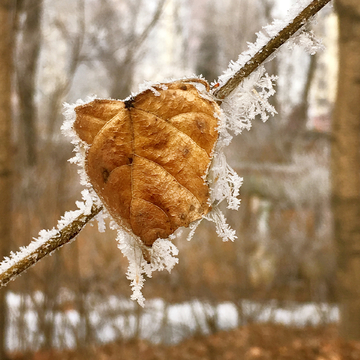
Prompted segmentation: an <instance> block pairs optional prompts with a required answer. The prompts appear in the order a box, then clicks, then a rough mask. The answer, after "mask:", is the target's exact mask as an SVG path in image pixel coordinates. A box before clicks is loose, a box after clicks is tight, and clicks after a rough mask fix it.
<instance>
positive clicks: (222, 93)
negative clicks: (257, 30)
mask: <svg viewBox="0 0 360 360" xmlns="http://www.w3.org/2000/svg"><path fill="white" fill-rule="evenodd" d="M328 2H330V0H314V1H312V2H311V4H310V5H308V6H307V7H306V8H305V9H304V10H303V11H302V12H301V13H300V14H299V15H297V16H296V17H295V19H294V20H293V21H292V22H291V23H290V24H289V25H287V26H285V27H284V28H283V29H282V30H281V31H280V32H279V33H278V34H277V35H276V36H275V37H273V38H272V39H271V40H270V41H269V42H268V43H267V44H266V45H265V46H263V47H262V48H261V49H260V50H259V51H258V52H257V53H256V54H255V55H254V56H253V57H252V58H251V59H250V60H249V61H248V62H247V63H246V64H245V65H244V66H243V67H242V68H241V69H240V70H239V71H237V72H236V73H235V74H234V76H232V77H231V78H230V79H229V80H228V81H227V82H226V83H225V84H224V85H222V86H221V87H219V88H217V89H216V90H215V91H214V92H213V94H214V96H215V97H216V98H217V99H219V100H223V99H225V98H226V97H227V96H229V94H230V93H231V92H232V91H233V90H235V89H236V88H237V87H238V86H239V84H240V83H241V82H242V81H243V80H244V79H245V78H246V77H248V76H249V75H250V74H251V73H252V72H253V71H255V70H256V69H257V68H258V67H259V66H260V65H261V64H262V63H263V62H264V61H265V60H266V59H267V58H268V57H269V56H270V55H272V54H273V53H274V52H275V51H276V50H277V49H279V47H280V46H281V45H283V44H284V43H285V42H286V41H287V40H289V39H290V38H291V36H293V35H294V34H295V33H296V32H297V31H298V30H299V29H300V28H301V27H302V26H304V25H305V24H306V22H307V21H308V20H309V19H310V18H311V17H313V16H314V15H315V14H316V13H317V12H318V11H319V10H321V9H322V8H323V7H324V6H325V5H326V4H327V3H328Z"/></svg>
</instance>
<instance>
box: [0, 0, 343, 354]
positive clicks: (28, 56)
mask: <svg viewBox="0 0 360 360" xmlns="http://www.w3.org/2000/svg"><path fill="white" fill-rule="evenodd" d="M1 1H3V2H4V4H5V5H4V6H3V8H2V10H1V11H2V12H5V11H8V13H7V15H9V14H11V16H10V17H7V19H10V21H9V22H8V23H9V28H10V29H11V31H12V32H11V33H9V38H8V39H7V41H8V43H7V46H8V50H9V51H8V53H9V54H10V55H11V54H12V58H13V59H14V61H13V63H12V65H11V66H12V68H11V72H10V74H9V78H10V81H11V83H12V87H8V91H9V92H10V91H11V94H10V97H11V109H10V111H11V118H12V121H11V128H10V127H9V133H8V136H7V140H6V141H7V142H8V144H9V146H11V147H10V149H11V150H10V152H11V156H12V159H11V163H8V165H7V166H8V167H9V169H10V170H11V173H12V181H11V183H9V188H8V191H7V192H6V196H11V210H9V211H8V213H11V221H10V220H8V221H7V222H6V221H5V218H3V219H4V222H6V224H5V225H4V226H5V227H6V229H8V230H6V229H5V230H2V231H9V232H10V237H11V242H9V241H7V242H4V241H2V244H1V247H0V250H1V252H2V254H3V255H6V254H8V253H9V252H10V251H15V250H17V249H18V248H19V247H20V246H24V245H27V244H28V243H29V242H30V240H31V238H32V237H36V236H37V234H38V232H39V230H41V229H49V228H52V227H53V226H54V225H55V224H56V222H57V220H58V219H59V218H60V216H61V215H62V214H63V213H64V212H65V211H66V210H73V209H75V201H76V200H79V199H80V191H81V187H80V185H79V182H78V175H77V169H76V166H75V165H71V164H69V163H68V161H67V160H68V159H69V158H71V157H72V145H71V144H69V142H68V139H66V138H64V136H63V135H62V134H61V133H60V126H61V124H62V121H63V116H62V114H61V113H62V104H63V103H64V102H69V103H73V102H75V101H76V100H77V99H79V98H82V99H86V97H87V96H89V95H94V94H95V95H97V96H98V97H111V98H115V99H123V98H125V97H127V96H128V95H129V94H130V93H131V92H132V91H133V92H136V91H137V89H138V85H139V84H140V83H142V82H143V81H145V80H149V81H163V80H164V79H169V78H179V77H184V76H191V75H193V74H202V75H203V76H204V77H205V78H206V79H207V80H208V81H209V82H212V81H214V80H216V78H217V77H218V76H219V75H220V74H221V73H222V71H224V70H225V69H226V68H227V65H228V63H229V61H230V60H236V59H237V57H238V55H239V54H240V52H241V51H243V50H245V49H246V48H247V42H253V41H254V40H255V39H256V32H257V31H259V30H261V27H262V26H265V25H266V24H268V23H270V22H271V21H272V19H273V18H282V17H283V16H284V15H285V11H286V9H287V8H288V7H290V6H291V4H292V3H293V2H294V1H280V0H222V1H220V2H218V1H211V0H197V1H191V0H151V1H150V0H146V1H145V0H132V1H126V0H102V1H95V0H71V1H70V0H51V1H49V0H16V1H15V0H14V1H7V0H1ZM6 4H7V7H6ZM3 19H4V17H3ZM337 21H338V19H337V16H336V14H335V12H334V9H333V8H331V7H326V8H324V9H323V10H322V11H321V13H320V14H319V17H318V21H317V22H316V23H312V24H311V26H310V27H311V28H313V29H314V31H315V33H316V35H317V37H319V38H322V41H323V43H324V45H325V49H324V50H323V51H322V52H319V53H317V54H316V55H315V56H310V55H309V54H307V53H305V52H304V51H303V50H302V49H301V48H298V47H293V48H287V47H284V48H283V49H282V50H281V51H280V52H279V53H278V56H277V57H276V59H274V60H272V61H271V62H269V63H267V64H266V67H267V70H268V72H269V73H270V74H275V75H278V76H279V79H278V83H277V86H276V88H277V93H276V95H275V96H274V97H273V99H272V102H273V104H274V105H275V107H276V109H277V111H278V114H277V115H276V116H275V117H273V118H271V119H270V120H268V122H267V123H262V122H261V120H257V121H255V122H254V124H253V127H252V129H251V130H250V131H248V132H247V131H246V132H244V133H242V134H241V135H239V136H237V137H236V138H235V139H234V140H233V142H232V144H231V146H230V147H229V149H228V152H227V156H228V160H229V163H230V164H231V166H232V167H233V168H234V169H235V170H236V171H237V172H238V174H239V175H240V176H243V177H244V184H243V186H242V188H241V196H240V197H241V207H240V210H239V211H237V212H235V211H226V209H224V212H226V217H227V219H228V221H229V223H230V224H231V226H232V227H233V228H235V229H236V231H237V236H238V239H237V240H236V241H235V242H234V243H222V242H221V240H220V239H219V238H217V235H216V233H215V229H214V226H213V225H212V224H210V223H206V222H205V221H204V222H203V223H202V224H201V226H200V227H199V228H198V230H197V231H196V234H195V237H194V239H193V240H192V241H191V242H186V241H185V236H186V231H185V234H184V237H183V238H181V239H179V240H178V241H177V242H176V245H177V246H178V248H179V250H180V254H179V264H178V265H177V266H176V267H175V268H174V270H173V271H172V273H171V274H167V273H159V274H155V275H154V277H153V278H152V279H150V280H148V281H147V282H146V284H145V288H144V295H145V297H146V299H148V300H149V301H148V304H149V305H148V307H147V308H145V309H141V308H139V307H138V306H137V304H135V303H132V302H131V301H129V297H130V294H131V291H130V288H129V283H128V280H127V279H126V275H125V273H126V268H127V261H126V259H124V258H123V257H122V254H121V253H120V251H119V250H118V249H117V248H116V246H117V244H116V241H115V236H116V234H115V232H114V231H111V230H107V232H106V233H105V234H104V233H99V232H98V231H97V228H96V226H94V227H92V226H87V227H86V229H85V230H84V231H83V232H82V233H81V234H80V235H79V236H78V238H77V240H76V241H74V242H73V243H72V244H70V245H68V246H66V247H65V248H63V249H61V250H60V251H58V252H56V253H55V254H54V255H53V256H51V257H48V258H46V259H45V260H43V261H42V262H41V263H40V264H38V265H37V266H36V267H34V268H32V269H31V270H29V271H28V272H27V273H26V274H25V275H23V276H21V277H20V278H19V279H17V280H16V282H14V283H12V284H10V285H9V286H7V288H6V291H4V289H1V294H2V295H1V298H0V303H1V299H2V305H1V306H2V308H1V307H0V312H1V314H2V315H1V316H0V328H2V331H0V335H1V336H0V337H2V338H3V339H5V342H4V343H2V342H1V341H0V345H2V348H3V349H7V350H11V351H17V352H32V351H36V350H39V349H52V348H58V349H63V348H69V347H72V348H78V349H85V350H84V351H85V353H86V351H90V350H91V349H89V344H92V346H94V344H101V343H104V342H106V341H113V340H119V339H120V341H122V340H125V339H139V338H147V339H149V340H150V341H153V342H157V343H165V344H171V343H174V342H177V341H178V340H179V339H183V338H186V337H187V336H189V335H190V334H194V333H207V334H209V333H215V332H217V331H219V330H221V329H223V328H227V327H231V326H232V327H235V326H238V325H244V324H246V323H250V322H254V321H258V320H259V314H264V309H266V311H270V312H271V309H278V308H279V307H282V306H285V307H287V308H291V307H292V306H294V307H297V306H299V304H310V303H311V304H315V305H314V306H315V309H316V313H315V315H316V316H315V315H312V316H311V318H310V320H309V321H310V322H312V320H314V317H316V319H317V320H316V321H315V320H314V322H316V324H327V323H329V322H333V321H336V320H337V318H338V315H337V311H336V309H335V310H334V308H332V307H331V306H332V304H334V303H335V302H336V283H335V280H336V261H335V256H336V252H335V244H334V236H333V225H332V224H333V221H332V212H331V186H330V145H331V119H332V114H333V109H334V102H335V96H336V86H337V82H336V79H337V71H338V66H337V64H338V61H337V53H338V47H337V41H338V31H337V29H338V25H337ZM0 22H1V21H0ZM2 26H4V23H3V25H2ZM2 40H4V39H2ZM6 53H7V52H6ZM3 54H4V52H3ZM0 61H2V64H4V61H5V60H4V59H2V60H0ZM9 69H10V68H9ZM9 123H10V121H9ZM10 142H11V144H10ZM10 187H11V188H10ZM3 196H5V195H4V194H3ZM8 219H9V218H8ZM10 224H11V226H10ZM6 299H7V306H6V305H5V300H6ZM152 299H153V300H152ZM185 304H187V305H186V306H185ZM184 306H185V307H184ZM220 306H222V308H223V309H230V310H231V311H230V310H229V311H230V313H231V314H235V315H234V316H233V315H231V319H230V320H231V321H230V320H229V321H228V322H227V323H226V324H225V325H224V324H222V323H221V321H220V320H219V316H220V312H219V311H218V310H219V309H220ZM152 312H153V314H157V315H156V316H155V315H153V314H152ZM177 313H178V314H180V315H179V316H180V317H184V316H185V315H184V314H185V313H186V314H187V315H186V316H188V318H189V319H190V320H189V323H188V325H187V323H186V321H185V320H184V321H183V322H181V323H179V324H177V325H176V324H175V325H174V322H171V321H170V318H171V316H175V315H174V314H177ZM334 314H335V315H334ZM5 315H6V316H5ZM152 316H154V318H152ZM186 316H185V317H186ZM225 317H226V316H225ZM270 318H271V316H270ZM270 318H269V319H270ZM300 318H301V319H302V320H303V319H304V316H303V315H300ZM146 319H148V320H146ZM149 319H157V320H156V321H158V323H156V324H155V320H150V322H149ZM311 319H312V320H311ZM300 322H301V321H300ZM1 324H2V325H4V324H5V326H1ZM229 324H230V325H229ZM155 325H156V326H155ZM298 325H299V324H298ZM300 325H306V324H304V323H301V324H300ZM100 329H101V331H100ZM0 347H1V346H0ZM2 356H3V358H4V359H5V358H6V357H5V352H3V355H2ZM0 358H1V356H0Z"/></svg>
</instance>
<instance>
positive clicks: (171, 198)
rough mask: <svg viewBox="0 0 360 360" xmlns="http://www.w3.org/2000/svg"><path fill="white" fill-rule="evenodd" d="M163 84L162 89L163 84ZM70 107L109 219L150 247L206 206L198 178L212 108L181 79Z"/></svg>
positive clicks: (211, 136) (211, 131) (212, 128)
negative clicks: (86, 146)
mask: <svg viewBox="0 0 360 360" xmlns="http://www.w3.org/2000/svg"><path fill="white" fill-rule="evenodd" d="M164 85H165V86H164ZM154 88H155V89H156V92H157V93H156V94H155V93H154V90H153V89H149V90H146V91H144V92H142V93H140V94H138V95H137V96H135V97H134V98H130V99H129V100H126V101H118V100H94V101H92V102H90V103H88V104H85V105H81V106H78V107H76V108H75V111H76V120H75V123H74V129H75V131H76V132H77V134H78V136H79V137H80V139H82V140H83V141H85V142H86V143H88V144H89V145H91V146H90V148H89V150H88V152H87V155H86V169H85V170H86V172H87V174H88V176H89V179H90V181H91V183H92V185H93V187H94V189H95V191H96V192H97V194H98V195H99V196H100V198H101V199H102V201H103V202H104V204H105V206H106V208H107V209H108V211H109V212H110V214H111V215H112V216H113V218H114V219H115V220H116V221H117V222H118V223H119V224H120V225H121V226H123V227H125V228H126V229H127V230H130V231H132V232H133V233H134V234H135V235H137V236H139V237H140V239H141V240H142V241H143V243H144V244H145V245H147V246H151V245H152V244H153V242H154V241H155V240H156V239H157V238H159V237H160V238H167V237H168V236H169V235H170V234H172V233H173V232H174V231H175V230H176V229H177V228H179V227H181V226H185V227H187V226H189V224H190V223H191V222H193V221H195V220H198V219H200V218H201V217H202V216H203V215H205V214H207V213H208V212H209V211H210V206H209V204H208V198H209V188H208V185H207V184H206V182H205V180H204V177H205V176H206V174H207V170H208V167H209V164H210V160H211V155H212V151H213V149H214V146H215V144H216V141H217V137H218V132H217V129H216V128H217V125H218V123H217V118H216V117H215V116H214V115H215V114H216V113H218V112H219V108H218V105H217V104H216V103H215V102H214V101H211V100H208V99H205V98H204V97H202V96H200V94H199V92H198V90H197V89H196V87H195V86H194V85H192V84H190V83H188V82H186V81H177V82H173V83H169V84H162V85H159V86H154Z"/></svg>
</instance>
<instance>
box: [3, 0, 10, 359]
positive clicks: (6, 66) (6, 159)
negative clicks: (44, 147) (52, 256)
mask: <svg viewBox="0 0 360 360" xmlns="http://www.w3.org/2000/svg"><path fill="white" fill-rule="evenodd" d="M11 15H12V1H11V0H3V1H1V3H0V258H3V257H4V256H5V255H6V254H7V252H8V249H9V243H10V236H11V235H10V234H11V228H10V225H11V159H10V158H11V156H10V154H11V151H10V146H11V143H10V138H11V132H10V127H11V74H12V23H11ZM6 314H7V308H6V292H5V291H4V289H1V291H0V360H5V359H8V358H7V356H6V353H5V336H6Z"/></svg>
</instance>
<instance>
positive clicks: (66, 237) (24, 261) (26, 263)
mask: <svg viewBox="0 0 360 360" xmlns="http://www.w3.org/2000/svg"><path fill="white" fill-rule="evenodd" d="M102 209H103V207H102V206H97V205H93V206H92V208H91V212H90V214H88V215H85V214H84V213H82V214H80V215H79V216H78V217H77V218H75V220H73V221H72V222H71V223H70V224H69V225H66V226H64V227H63V228H61V229H59V230H58V232H57V234H55V235H54V236H52V237H50V238H49V239H48V240H46V241H45V242H43V243H40V244H39V246H37V247H36V248H35V249H34V250H33V251H31V252H29V253H28V254H26V255H25V256H23V257H22V258H21V257H20V258H19V259H17V258H16V254H15V255H12V258H10V259H8V260H5V261H4V262H3V263H0V268H1V265H2V266H4V267H6V264H7V263H9V264H10V265H11V266H9V267H8V268H7V269H6V270H4V271H3V272H1V273H0V287H1V286H5V285H7V284H8V282H9V281H11V280H14V279H15V278H16V277H17V276H18V275H20V274H21V273H22V272H24V271H26V270H27V269H28V268H29V267H31V266H32V265H34V264H36V263H37V262H38V261H39V260H41V259H42V258H44V257H45V256H47V255H50V254H51V253H52V252H53V251H55V250H56V249H58V248H60V247H61V246H63V245H65V244H67V243H69V242H70V241H71V240H73V239H74V238H75V237H76V236H77V235H78V234H79V232H80V231H81V230H82V229H83V227H84V226H85V225H86V224H87V223H88V222H89V221H90V220H92V219H93V218H94V217H95V216H96V215H97V214H98V213H99V212H100V211H101V210H102ZM35 241H36V240H35ZM32 244H33V243H30V245H29V247H30V246H31V245H32ZM11 263H13V264H11ZM3 264H4V265H3Z"/></svg>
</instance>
